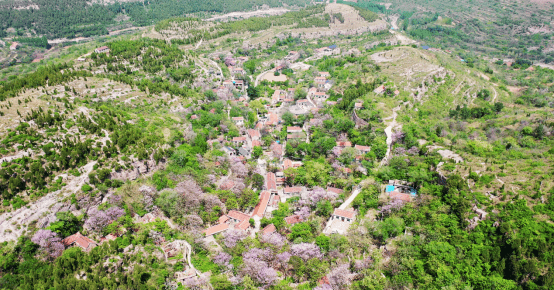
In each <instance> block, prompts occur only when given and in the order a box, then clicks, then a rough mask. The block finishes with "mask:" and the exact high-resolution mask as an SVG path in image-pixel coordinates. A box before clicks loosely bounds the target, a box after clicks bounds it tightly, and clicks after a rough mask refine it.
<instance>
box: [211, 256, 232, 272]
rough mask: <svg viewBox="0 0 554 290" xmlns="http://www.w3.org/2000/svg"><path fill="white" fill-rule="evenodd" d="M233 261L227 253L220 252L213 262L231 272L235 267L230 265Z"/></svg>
mask: <svg viewBox="0 0 554 290" xmlns="http://www.w3.org/2000/svg"><path fill="white" fill-rule="evenodd" d="M231 259H233V256H231V255H229V254H227V253H225V252H220V253H219V254H217V255H216V256H215V257H214V259H213V261H214V263H216V264H218V265H219V266H221V267H225V268H227V269H228V270H231V269H232V268H233V265H231V264H229V262H230V261H231Z"/></svg>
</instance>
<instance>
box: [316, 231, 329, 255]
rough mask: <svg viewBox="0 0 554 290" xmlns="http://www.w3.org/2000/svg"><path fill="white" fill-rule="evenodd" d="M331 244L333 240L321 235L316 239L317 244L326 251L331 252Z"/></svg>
mask: <svg viewBox="0 0 554 290" xmlns="http://www.w3.org/2000/svg"><path fill="white" fill-rule="evenodd" d="M330 243H331V238H329V237H328V236H326V235H324V234H321V235H319V236H318V237H317V238H316V239H315V244H316V245H317V246H318V247H320V248H321V249H322V250H324V251H329V245H330Z"/></svg>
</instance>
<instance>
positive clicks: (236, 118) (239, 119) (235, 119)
mask: <svg viewBox="0 0 554 290" xmlns="http://www.w3.org/2000/svg"><path fill="white" fill-rule="evenodd" d="M233 121H244V117H233Z"/></svg>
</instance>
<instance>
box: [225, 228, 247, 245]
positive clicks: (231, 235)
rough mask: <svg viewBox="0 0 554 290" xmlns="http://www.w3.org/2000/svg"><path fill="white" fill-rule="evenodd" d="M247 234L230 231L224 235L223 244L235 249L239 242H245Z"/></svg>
mask: <svg viewBox="0 0 554 290" xmlns="http://www.w3.org/2000/svg"><path fill="white" fill-rule="evenodd" d="M246 236H247V234H246V232H245V231H239V230H228V231H227V232H225V234H223V243H224V244H225V246H226V247H227V248H234V247H235V246H236V245H237V243H238V242H240V241H242V240H244V239H245V238H246Z"/></svg>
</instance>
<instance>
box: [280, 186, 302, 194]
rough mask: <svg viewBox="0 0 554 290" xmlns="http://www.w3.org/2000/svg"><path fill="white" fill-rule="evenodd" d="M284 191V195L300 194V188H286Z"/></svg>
mask: <svg viewBox="0 0 554 290" xmlns="http://www.w3.org/2000/svg"><path fill="white" fill-rule="evenodd" d="M284 191H285V193H294V192H301V191H302V187H286V188H285V190H284Z"/></svg>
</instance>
